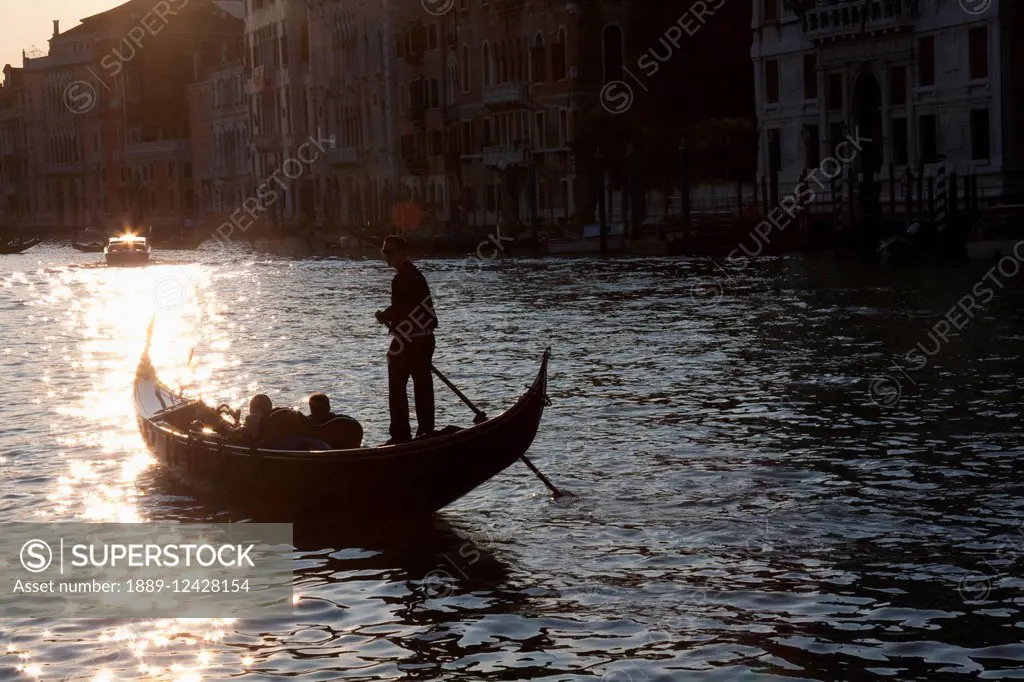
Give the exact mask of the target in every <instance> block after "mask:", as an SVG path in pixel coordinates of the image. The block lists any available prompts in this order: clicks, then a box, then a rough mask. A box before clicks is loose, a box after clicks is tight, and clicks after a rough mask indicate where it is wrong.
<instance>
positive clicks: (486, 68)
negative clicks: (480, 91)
mask: <svg viewBox="0 0 1024 682" xmlns="http://www.w3.org/2000/svg"><path fill="white" fill-rule="evenodd" d="M483 78H484V87H487V86H488V85H490V84H491V46H490V45H489V44H487V43H484V47H483Z"/></svg>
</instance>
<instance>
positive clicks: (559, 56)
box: [551, 29, 566, 81]
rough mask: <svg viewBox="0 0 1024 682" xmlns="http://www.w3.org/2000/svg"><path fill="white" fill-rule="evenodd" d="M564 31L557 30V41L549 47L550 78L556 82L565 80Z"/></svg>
mask: <svg viewBox="0 0 1024 682" xmlns="http://www.w3.org/2000/svg"><path fill="white" fill-rule="evenodd" d="M565 50H566V45H565V29H559V30H558V41H557V42H556V43H555V44H554V45H552V46H551V77H552V78H554V79H555V80H556V81H558V80H562V79H563V78H565V60H566V58H565Z"/></svg>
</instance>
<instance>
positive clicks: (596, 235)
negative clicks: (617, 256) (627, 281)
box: [547, 223, 626, 256]
mask: <svg viewBox="0 0 1024 682" xmlns="http://www.w3.org/2000/svg"><path fill="white" fill-rule="evenodd" d="M607 227H608V232H607V233H606V235H605V237H606V241H607V248H608V252H609V253H619V252H622V251H624V250H625V249H626V230H625V226H624V225H623V224H622V223H616V224H611V225H608V226H607ZM547 249H548V253H549V254H551V255H561V256H571V255H587V254H595V253H596V254H599V253H601V226H600V225H585V226H584V227H583V234H582V235H581V236H579V237H571V238H569V239H549V240H548V241H547Z"/></svg>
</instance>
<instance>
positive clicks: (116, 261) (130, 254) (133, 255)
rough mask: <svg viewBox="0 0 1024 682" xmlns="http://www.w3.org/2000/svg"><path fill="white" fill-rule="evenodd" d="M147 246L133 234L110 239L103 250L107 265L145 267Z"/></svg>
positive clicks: (144, 239)
mask: <svg viewBox="0 0 1024 682" xmlns="http://www.w3.org/2000/svg"><path fill="white" fill-rule="evenodd" d="M150 250H151V249H150V247H149V244H148V243H147V242H146V238H145V237H139V236H137V235H134V234H126V235H121V236H119V237H111V238H110V240H109V241H108V242H107V246H106V247H105V248H104V249H103V255H104V256H105V257H106V259H107V265H145V264H146V263H148V262H149V254H150Z"/></svg>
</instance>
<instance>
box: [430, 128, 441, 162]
mask: <svg viewBox="0 0 1024 682" xmlns="http://www.w3.org/2000/svg"><path fill="white" fill-rule="evenodd" d="M430 154H431V156H443V155H444V138H443V137H442V136H441V131H440V130H435V131H434V132H432V133H430Z"/></svg>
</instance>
